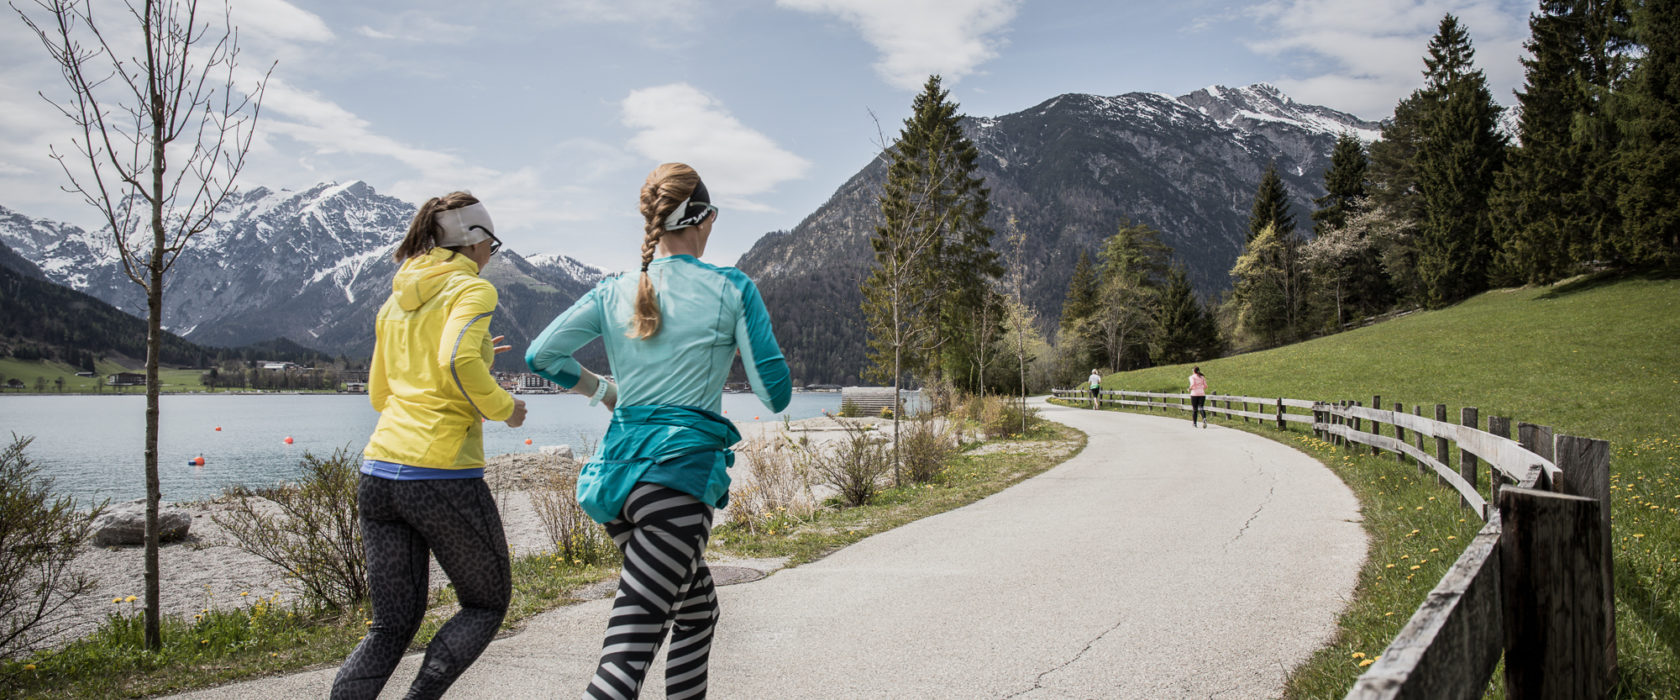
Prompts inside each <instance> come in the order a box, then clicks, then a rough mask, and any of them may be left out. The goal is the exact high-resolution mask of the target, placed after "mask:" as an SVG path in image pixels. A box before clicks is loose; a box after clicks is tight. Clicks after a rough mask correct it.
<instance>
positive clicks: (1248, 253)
mask: <svg viewBox="0 0 1680 700" xmlns="http://www.w3.org/2000/svg"><path fill="white" fill-rule="evenodd" d="M1231 281H1232V290H1231V297H1230V299H1229V302H1228V303H1230V304H1231V305H1232V307H1233V308H1232V311H1233V312H1234V313H1233V315H1234V316H1235V317H1236V327H1237V331H1238V332H1240V333H1242V334H1243V335H1246V336H1247V338H1248V344H1249V345H1251V346H1257V347H1270V346H1273V345H1281V344H1283V343H1287V342H1291V341H1294V340H1297V339H1299V338H1300V337H1301V335H1302V325H1303V322H1304V320H1305V312H1306V297H1307V294H1306V290H1307V286H1308V285H1307V275H1306V270H1305V262H1304V260H1303V259H1302V254H1301V242H1300V239H1299V237H1297V236H1296V235H1295V234H1293V233H1282V232H1281V231H1280V230H1279V229H1277V228H1275V227H1270V226H1268V227H1266V228H1265V229H1264V230H1262V231H1261V232H1260V235H1258V236H1255V237H1254V240H1252V241H1249V242H1248V246H1247V248H1245V249H1244V250H1243V253H1242V255H1240V256H1238V257H1237V263H1236V265H1234V266H1233V267H1232V268H1231Z"/></svg>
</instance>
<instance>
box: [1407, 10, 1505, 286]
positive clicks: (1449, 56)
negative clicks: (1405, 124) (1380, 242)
mask: <svg viewBox="0 0 1680 700" xmlns="http://www.w3.org/2000/svg"><path fill="white" fill-rule="evenodd" d="M1474 58H1475V50H1474V49H1473V48H1472V47H1471V43H1470V36H1469V34H1468V33H1466V32H1465V30H1464V29H1463V27H1461V26H1460V25H1459V23H1458V19H1457V18H1456V17H1453V16H1452V15H1451V14H1448V15H1447V16H1446V17H1444V18H1442V20H1441V25H1440V29H1439V31H1438V32H1437V33H1436V35H1435V37H1434V38H1433V39H1431V40H1430V42H1429V55H1428V56H1427V57H1425V58H1424V65H1425V66H1426V68H1427V70H1426V71H1425V76H1426V77H1427V84H1426V85H1425V88H1424V90H1425V92H1426V94H1427V95H1429V99H1427V100H1426V102H1425V104H1426V111H1425V113H1424V118H1423V119H1422V122H1421V125H1422V133H1421V136H1422V138H1421V139H1420V140H1419V142H1418V151H1417V174H1418V180H1417V185H1418V193H1419V196H1420V197H1421V199H1422V205H1423V220H1422V221H1421V222H1420V231H1419V237H1418V241H1419V250H1418V272H1419V274H1420V275H1421V277H1422V282H1423V286H1424V290H1425V295H1426V299H1425V302H1426V303H1427V304H1428V305H1429V306H1431V307H1440V306H1445V305H1447V304H1450V303H1453V302H1456V301H1459V300H1461V299H1464V298H1465V297H1468V296H1470V295H1471V294H1475V293H1476V292H1480V291H1482V290H1484V289H1486V288H1487V282H1488V277H1487V271H1488V265H1489V263H1490V262H1491V261H1492V259H1493V253H1494V250H1493V232H1492V227H1491V224H1490V222H1489V219H1488V215H1487V200H1488V193H1489V192H1490V191H1491V189H1492V185H1493V176H1494V174H1495V173H1497V172H1498V171H1499V168H1500V166H1501V165H1502V164H1503V162H1504V151H1505V137H1504V136H1503V135H1501V134H1500V133H1499V131H1498V122H1499V114H1500V107H1499V105H1498V104H1496V103H1494V101H1493V95H1492V94H1491V93H1490V92H1489V91H1488V87H1487V78H1486V77H1485V76H1484V75H1483V74H1482V72H1481V71H1480V70H1476V69H1474V68H1473V66H1472V63H1471V62H1472V61H1473V60H1474Z"/></svg>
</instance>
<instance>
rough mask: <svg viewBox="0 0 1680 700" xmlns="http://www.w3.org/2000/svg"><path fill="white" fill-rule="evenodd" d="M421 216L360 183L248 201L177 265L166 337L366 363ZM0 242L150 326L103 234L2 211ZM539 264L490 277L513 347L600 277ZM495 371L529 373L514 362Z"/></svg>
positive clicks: (567, 264) (583, 269) (568, 262)
mask: <svg viewBox="0 0 1680 700" xmlns="http://www.w3.org/2000/svg"><path fill="white" fill-rule="evenodd" d="M414 210H415V207H414V205H412V204H409V203H407V202H403V201H402V200H399V199H395V198H392V197H387V196H384V195H381V194H379V193H378V192H376V191H374V189H373V188H372V187H371V186H369V185H368V184H367V183H364V182H359V181H358V182H352V183H349V184H343V185H340V184H322V185H317V186H315V187H312V188H309V189H308V190H305V191H303V192H274V191H271V190H268V189H266V188H260V187H259V188H256V189H252V190H249V191H246V192H243V193H241V194H240V195H239V196H238V197H236V198H235V199H234V200H233V201H232V202H231V204H230V206H229V208H228V209H226V210H225V211H224V213H223V214H222V215H221V216H220V217H219V221H220V223H218V224H217V226H216V227H215V228H213V229H211V230H209V231H206V232H204V233H202V234H200V235H199V236H197V237H195V238H194V239H193V241H192V243H191V245H189V247H188V249H187V250H186V251H185V252H183V253H182V254H181V256H180V258H179V259H177V260H176V262H175V266H174V268H173V269H172V270H171V272H170V274H169V277H168V278H166V283H165V284H166V292H165V295H164V305H165V306H164V326H165V327H166V328H168V329H170V330H172V331H175V332H177V333H179V334H181V335H182V336H185V337H186V338H188V339H190V340H192V341H194V342H197V343H200V344H206V345H216V346H228V347H232V346H242V345H248V344H251V343H255V342H259V341H264V340H270V339H273V338H277V337H284V338H287V339H290V340H292V341H295V342H297V343H299V344H301V345H303V346H305V347H310V348H316V349H320V350H324V351H327V352H331V353H343V354H348V355H351V356H366V355H368V354H370V353H371V352H372V350H373V317H374V315H375V314H376V313H377V312H378V310H379V305H380V304H382V303H383V302H384V300H385V296H386V295H387V293H388V292H389V290H390V284H391V275H392V273H394V272H395V271H396V264H395V263H394V262H393V261H392V260H391V252H392V251H393V250H394V249H395V247H396V245H397V243H398V242H399V241H400V240H401V239H402V236H403V233H404V232H405V231H406V230H407V228H408V223H409V220H410V219H412V218H413V216H414ZM0 241H4V242H5V243H7V244H9V245H11V246H12V247H13V248H14V249H16V251H17V252H18V253H19V254H20V255H21V256H22V257H24V258H25V259H26V260H29V261H31V262H33V263H34V264H35V265H36V266H37V267H39V268H40V270H41V272H42V273H43V274H45V275H46V276H47V278H48V279H50V280H52V281H54V282H57V283H59V284H63V285H65V286H68V287H71V288H73V289H76V290H78V291H82V292H85V293H87V294H89V295H91V296H94V297H96V298H99V299H101V300H104V301H106V302H108V303H110V304H113V305H115V306H117V307H118V308H121V309H123V310H124V311H127V312H129V313H131V314H134V315H136V316H142V317H143V316H144V314H145V297H144V296H143V294H142V293H141V291H140V289H139V287H138V286H137V285H135V284H134V283H133V282H131V281H130V280H129V279H128V277H127V275H126V274H125V273H124V272H123V270H122V264H121V260H120V259H119V258H118V256H117V254H116V251H115V250H114V249H113V247H112V246H111V245H110V243H109V241H108V239H107V237H106V235H105V234H104V233H102V232H100V233H94V232H87V231H83V230H81V229H79V228H76V227H74V226H68V225H64V224H57V223H53V222H48V221H38V220H34V219H30V218H28V217H26V216H23V215H21V214H17V213H15V212H11V211H9V210H4V209H0ZM540 262H541V263H542V264H540V265H537V264H532V263H531V262H528V261H526V260H525V259H523V258H521V257H520V256H519V255H518V253H516V252H514V251H512V250H509V249H504V250H502V251H501V252H500V253H499V254H498V255H497V256H496V260H495V261H494V262H493V263H492V264H491V265H490V267H489V269H488V270H487V271H486V273H485V276H486V278H488V279H490V280H491V281H493V282H495V283H496V285H497V287H498V289H499V290H500V291H501V309H500V313H498V314H497V316H496V317H495V318H494V319H493V323H494V324H495V325H494V326H493V327H492V330H493V331H494V332H496V333H500V334H505V335H507V336H508V341H510V342H513V343H514V344H515V345H516V346H520V347H522V346H523V345H524V344H525V343H528V342H529V340H530V339H531V337H532V336H534V335H535V334H536V333H538V332H541V330H542V328H543V327H544V325H546V324H547V323H548V321H549V320H550V319H552V318H553V317H554V315H555V314H557V313H559V312H560V311H561V310H562V309H564V308H565V307H566V306H567V305H569V304H570V303H571V302H572V301H573V300H575V299H576V298H577V297H578V296H580V295H582V294H583V293H584V292H585V291H587V290H588V289H589V287H590V286H591V285H593V284H594V282H595V281H597V280H599V279H600V278H601V277H602V276H603V275H605V272H603V271H601V270H599V269H596V268H594V267H591V266H589V265H585V264H583V263H580V262H578V261H576V260H572V259H570V258H565V257H563V256H547V257H545V258H544V259H542V260H541V261H540ZM498 366H502V367H504V368H508V369H512V368H515V367H518V366H522V365H521V364H520V363H518V362H517V358H513V357H512V356H511V355H508V356H504V358H503V362H501V363H499V365H498Z"/></svg>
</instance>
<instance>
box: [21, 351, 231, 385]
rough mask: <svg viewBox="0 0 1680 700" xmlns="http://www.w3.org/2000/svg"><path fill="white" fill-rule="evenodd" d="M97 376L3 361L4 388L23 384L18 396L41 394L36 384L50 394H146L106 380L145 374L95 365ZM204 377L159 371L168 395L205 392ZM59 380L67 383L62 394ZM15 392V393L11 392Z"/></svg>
mask: <svg viewBox="0 0 1680 700" xmlns="http://www.w3.org/2000/svg"><path fill="white" fill-rule="evenodd" d="M94 369H95V370H96V376H93V377H78V376H76V372H77V371H78V370H77V369H76V368H75V367H71V366H70V365H67V364H64V363H62V362H51V361H47V360H19V359H17V358H15V357H0V384H4V383H5V382H7V381H10V380H12V379H17V380H19V381H22V382H23V388H22V389H18V390H16V391H15V393H38V392H37V391H36V390H37V384H36V380H44V381H45V385H44V386H45V387H46V388H45V389H42V390H41V391H42V392H45V393H48V394H59V393H63V394H115V393H126V394H144V393H146V387H145V386H130V387H112V386H106V385H105V384H104V381H105V379H106V377H108V376H110V375H112V374H116V373H118V372H144V370H132V369H128V368H126V367H123V366H122V365H120V364H117V363H115V362H108V361H107V362H97V363H95V364H94ZM201 374H203V372H201V371H200V370H196V369H171V368H168V367H165V368H162V369H159V370H158V378H159V380H160V381H161V383H162V390H163V391H165V392H180V391H204V390H205V389H204V385H203V384H202V383H200V382H199V381H198V379H199V375H201ZM58 380H63V381H64V387H63V390H62V391H61V390H60V389H59V386H58V383H57V382H58ZM7 391H12V390H7Z"/></svg>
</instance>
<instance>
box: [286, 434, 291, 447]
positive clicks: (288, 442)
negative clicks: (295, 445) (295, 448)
mask: <svg viewBox="0 0 1680 700" xmlns="http://www.w3.org/2000/svg"><path fill="white" fill-rule="evenodd" d="M286 444H288V445H290V444H292V436H290V435H287V436H286Z"/></svg>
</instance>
